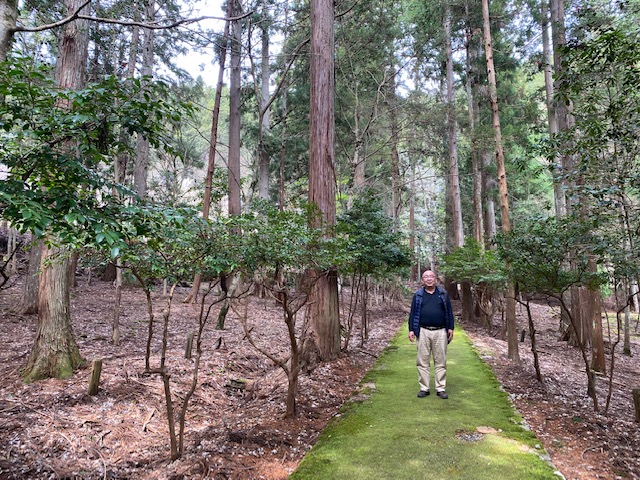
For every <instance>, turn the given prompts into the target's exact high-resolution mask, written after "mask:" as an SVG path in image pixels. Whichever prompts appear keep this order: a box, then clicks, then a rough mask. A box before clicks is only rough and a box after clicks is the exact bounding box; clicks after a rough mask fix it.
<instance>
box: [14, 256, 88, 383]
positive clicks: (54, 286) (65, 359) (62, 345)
mask: <svg viewBox="0 0 640 480" xmlns="http://www.w3.org/2000/svg"><path fill="white" fill-rule="evenodd" d="M42 258H43V267H42V273H41V274H40V285H39V292H40V295H39V302H38V329H37V332H36V340H35V343H34V345H33V349H32V350H31V355H30V357H29V361H28V363H27V365H26V367H25V368H24V370H23V377H24V380H25V381H26V382H33V381H35V380H40V379H42V378H50V377H55V378H68V377H70V376H71V375H73V370H74V369H75V368H77V367H79V366H81V365H82V364H83V363H84V360H83V359H82V357H81V356H80V351H79V349H78V344H77V343H76V341H75V338H74V336H73V330H72V328H71V315H70V311H69V276H68V271H69V260H68V257H67V255H66V252H64V251H63V250H62V249H60V248H47V247H44V251H43V254H42ZM47 261H48V262H51V263H50V264H47V263H45V262H47Z"/></svg>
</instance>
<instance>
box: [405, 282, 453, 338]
mask: <svg viewBox="0 0 640 480" xmlns="http://www.w3.org/2000/svg"><path fill="white" fill-rule="evenodd" d="M436 292H438V297H440V300H442V303H444V318H445V326H446V328H447V330H453V309H452V308H451V300H450V299H449V294H448V293H447V291H446V290H445V289H444V288H442V287H440V286H439V285H436ZM423 295H424V287H420V289H419V290H418V291H417V292H416V293H415V294H414V295H413V300H412V301H411V312H410V313H409V330H410V331H412V332H413V333H414V335H415V336H416V338H417V337H419V336H420V309H421V308H422V296H423Z"/></svg>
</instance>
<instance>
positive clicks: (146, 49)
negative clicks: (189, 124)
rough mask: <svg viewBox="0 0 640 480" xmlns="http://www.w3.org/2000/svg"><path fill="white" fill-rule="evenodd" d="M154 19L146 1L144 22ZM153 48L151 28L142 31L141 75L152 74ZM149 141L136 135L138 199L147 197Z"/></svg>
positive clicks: (152, 8) (151, 4) (149, 0)
mask: <svg viewBox="0 0 640 480" xmlns="http://www.w3.org/2000/svg"><path fill="white" fill-rule="evenodd" d="M154 19H155V0H146V2H145V20H146V22H148V23H151V22H153V21H154ZM153 46H154V30H153V29H151V28H145V29H144V36H143V46H142V49H143V52H142V75H144V76H151V75H152V74H153V62H154V58H153ZM149 152H150V148H149V140H148V139H147V138H146V137H144V136H142V135H138V139H137V142H136V158H135V164H134V172H133V183H134V185H135V189H136V193H137V194H138V195H139V197H140V198H145V197H146V196H147V172H148V169H149Z"/></svg>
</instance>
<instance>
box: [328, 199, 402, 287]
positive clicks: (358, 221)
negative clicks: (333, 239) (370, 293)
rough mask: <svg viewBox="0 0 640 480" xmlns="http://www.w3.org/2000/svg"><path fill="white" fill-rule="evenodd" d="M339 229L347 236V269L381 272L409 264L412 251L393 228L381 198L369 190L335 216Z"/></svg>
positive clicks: (370, 272) (361, 271) (363, 272)
mask: <svg viewBox="0 0 640 480" xmlns="http://www.w3.org/2000/svg"><path fill="white" fill-rule="evenodd" d="M337 230H338V232H339V233H342V234H344V235H346V236H348V238H349V243H348V245H347V249H348V251H349V256H350V261H351V263H349V264H348V265H346V270H347V271H348V272H350V273H358V274H364V275H373V276H379V277H380V276H384V275H385V274H388V273H389V272H391V271H398V270H399V269H401V268H405V267H408V266H409V265H410V264H411V253H410V251H409V249H408V248H407V247H406V245H404V244H403V243H402V242H401V237H400V235H399V234H397V233H395V232H394V231H393V223H392V220H391V218H389V216H388V215H386V214H385V213H384V210H383V207H382V202H381V201H380V200H379V199H378V198H377V197H374V196H373V195H371V194H365V195H363V196H361V197H357V198H356V199H355V200H354V202H353V206H352V207H351V208H350V209H349V210H347V211H346V212H344V213H342V214H341V215H340V216H339V218H338V227H337Z"/></svg>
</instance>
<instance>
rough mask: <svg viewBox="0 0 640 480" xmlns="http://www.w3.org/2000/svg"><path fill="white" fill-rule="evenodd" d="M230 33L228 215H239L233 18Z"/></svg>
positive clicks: (237, 50) (236, 2)
mask: <svg viewBox="0 0 640 480" xmlns="http://www.w3.org/2000/svg"><path fill="white" fill-rule="evenodd" d="M231 12H232V13H231V16H232V17H233V16H238V15H240V14H241V12H242V6H241V5H240V0H231ZM231 28H232V35H231V37H232V38H231V56H230V63H231V73H230V80H229V155H228V160H227V162H228V167H229V168H228V181H227V186H228V189H229V215H239V214H240V213H241V211H242V206H241V195H242V193H241V190H240V113H241V110H240V109H241V105H240V102H241V97H240V88H241V86H242V84H241V82H242V78H241V72H240V63H241V60H242V59H241V57H240V54H241V45H242V24H241V23H240V20H234V21H233V23H232V25H231Z"/></svg>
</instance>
